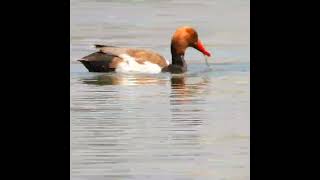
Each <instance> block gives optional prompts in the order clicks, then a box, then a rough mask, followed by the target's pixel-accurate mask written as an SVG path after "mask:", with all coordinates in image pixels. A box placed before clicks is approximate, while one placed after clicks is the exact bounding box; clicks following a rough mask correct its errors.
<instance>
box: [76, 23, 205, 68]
mask: <svg viewBox="0 0 320 180" xmlns="http://www.w3.org/2000/svg"><path fill="white" fill-rule="evenodd" d="M95 47H96V48H97V49H98V50H99V51H98V52H95V53H92V54H90V55H88V56H85V57H83V58H82V59H80V60H79V61H80V62H81V63H82V64H83V65H84V66H85V67H86V68H87V69H88V70H89V72H112V71H115V72H141V73H160V72H171V73H183V72H186V71H187V64H186V62H185V60H184V53H185V50H186V48H187V47H194V48H196V49H198V50H199V51H201V52H202V53H204V54H205V55H208V56H210V53H209V52H208V51H206V50H205V49H204V47H203V45H202V43H201V41H200V40H198V35H197V33H196V31H195V30H194V29H192V28H190V27H182V28H179V29H178V30H177V31H176V32H175V34H174V35H173V37H172V41H171V54H172V64H169V62H168V61H167V60H166V59H165V58H164V57H163V56H161V55H160V54H158V53H156V52H154V51H152V50H145V49H134V48H121V47H115V46H107V45H95Z"/></svg>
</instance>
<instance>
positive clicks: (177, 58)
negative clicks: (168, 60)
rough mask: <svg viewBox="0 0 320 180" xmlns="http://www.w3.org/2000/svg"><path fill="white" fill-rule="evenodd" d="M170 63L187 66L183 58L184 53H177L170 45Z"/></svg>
mask: <svg viewBox="0 0 320 180" xmlns="http://www.w3.org/2000/svg"><path fill="white" fill-rule="evenodd" d="M171 55H172V65H175V66H181V67H185V68H186V67H187V63H186V61H185V60H184V53H177V51H176V49H175V48H174V47H173V46H171Z"/></svg>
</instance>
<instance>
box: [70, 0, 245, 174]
mask: <svg viewBox="0 0 320 180" xmlns="http://www.w3.org/2000/svg"><path fill="white" fill-rule="evenodd" d="M70 4H71V14H70V16H71V17H70V18H71V24H70V27H71V39H70V52H71V56H70V63H71V69H70V76H71V78H70V86H71V105H70V106H71V107H70V112H71V169H70V171H71V179H75V180H76V179H79V180H80V179H81V180H84V179H90V180H91V179H92V180H100V179H112V180H113V179H139V180H140V179H157V180H158V179H159V180H162V179H168V180H171V179H172V180H189V179H190V180H191V179H210V180H211V179H219V180H220V179H221V180H222V179H225V180H229V179H230V180H231V179H232V180H233V179H234V180H240V179H241V180H244V179H250V176H249V174H250V163H249V161H250V160H249V157H250V146H249V143H250V127H249V122H250V117H249V114H250V108H249V107H250V103H249V102H250V101H249V98H250V90H249V87H250V81H249V77H250V71H249V67H250V56H249V49H250V47H249V46H250V44H249V33H250V32H249V8H250V7H249V1H248V0H244V1H240V0H228V1H223V0H212V1H204V0H200V1H189V0H180V1H173V0H172V1H169V0H164V1H155V0H154V1H152V0H149V1H141V0H136V1H128V0H127V1H124V0H119V1H103V0H95V1H92V0H91V1H89V0H71V2H70ZM180 25H192V26H194V27H196V29H197V30H198V33H199V36H200V38H201V39H202V41H203V42H204V44H205V46H206V47H207V49H208V50H209V51H211V52H213V54H214V57H213V58H211V59H210V60H209V61H210V68H208V67H207V66H206V64H205V62H204V59H203V57H202V55H201V54H200V53H198V52H197V51H196V50H193V49H188V50H187V54H186V57H185V58H186V61H187V63H188V69H189V71H188V72H187V73H186V74H183V75H171V74H169V73H161V74H155V75H148V74H117V73H89V72H87V70H86V69H85V68H84V67H83V66H82V65H81V64H79V63H78V62H77V61H76V59H77V58H80V57H82V56H84V55H87V54H88V53H92V52H94V49H93V48H92V45H93V44H95V43H102V44H109V45H117V46H125V47H142V48H150V49H153V50H156V51H157V52H159V53H161V54H163V55H164V56H165V57H166V58H167V59H169V60H170V37H171V35H172V33H173V32H174V30H175V29H176V28H177V27H178V26H180Z"/></svg>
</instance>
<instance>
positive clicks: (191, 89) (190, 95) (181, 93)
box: [170, 75, 208, 104]
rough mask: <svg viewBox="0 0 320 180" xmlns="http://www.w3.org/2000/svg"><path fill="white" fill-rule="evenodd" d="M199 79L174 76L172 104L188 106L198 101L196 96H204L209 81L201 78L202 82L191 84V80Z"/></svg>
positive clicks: (172, 79)
mask: <svg viewBox="0 0 320 180" xmlns="http://www.w3.org/2000/svg"><path fill="white" fill-rule="evenodd" d="M193 79H197V77H189V80H190V81H189V82H187V80H188V77H186V76H185V75H173V76H172V77H171V96H170V97H171V102H172V103H173V104H186V103H192V102H194V101H197V99H196V98H195V96H198V95H199V94H202V93H203V92H204V91H205V88H206V86H207V84H208V79H207V78H205V77H201V81H200V82H199V81H197V82H196V83H191V80H193Z"/></svg>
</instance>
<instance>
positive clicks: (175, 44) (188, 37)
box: [171, 26, 211, 57]
mask: <svg viewBox="0 0 320 180" xmlns="http://www.w3.org/2000/svg"><path fill="white" fill-rule="evenodd" d="M188 47H193V48H195V49H197V50H198V51H200V52H201V53H202V54H204V55H205V56H209V57H210V56H211V53H210V52H209V51H207V50H206V49H205V47H204V45H203V43H202V42H201V40H200V39H199V37H198V33H197V31H196V30H195V29H193V28H192V27H189V26H183V27H180V28H178V29H177V30H176V32H175V33H174V34H173V36H172V39H171V54H172V56H173V57H174V56H184V54H185V51H186V49H187V48H188Z"/></svg>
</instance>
